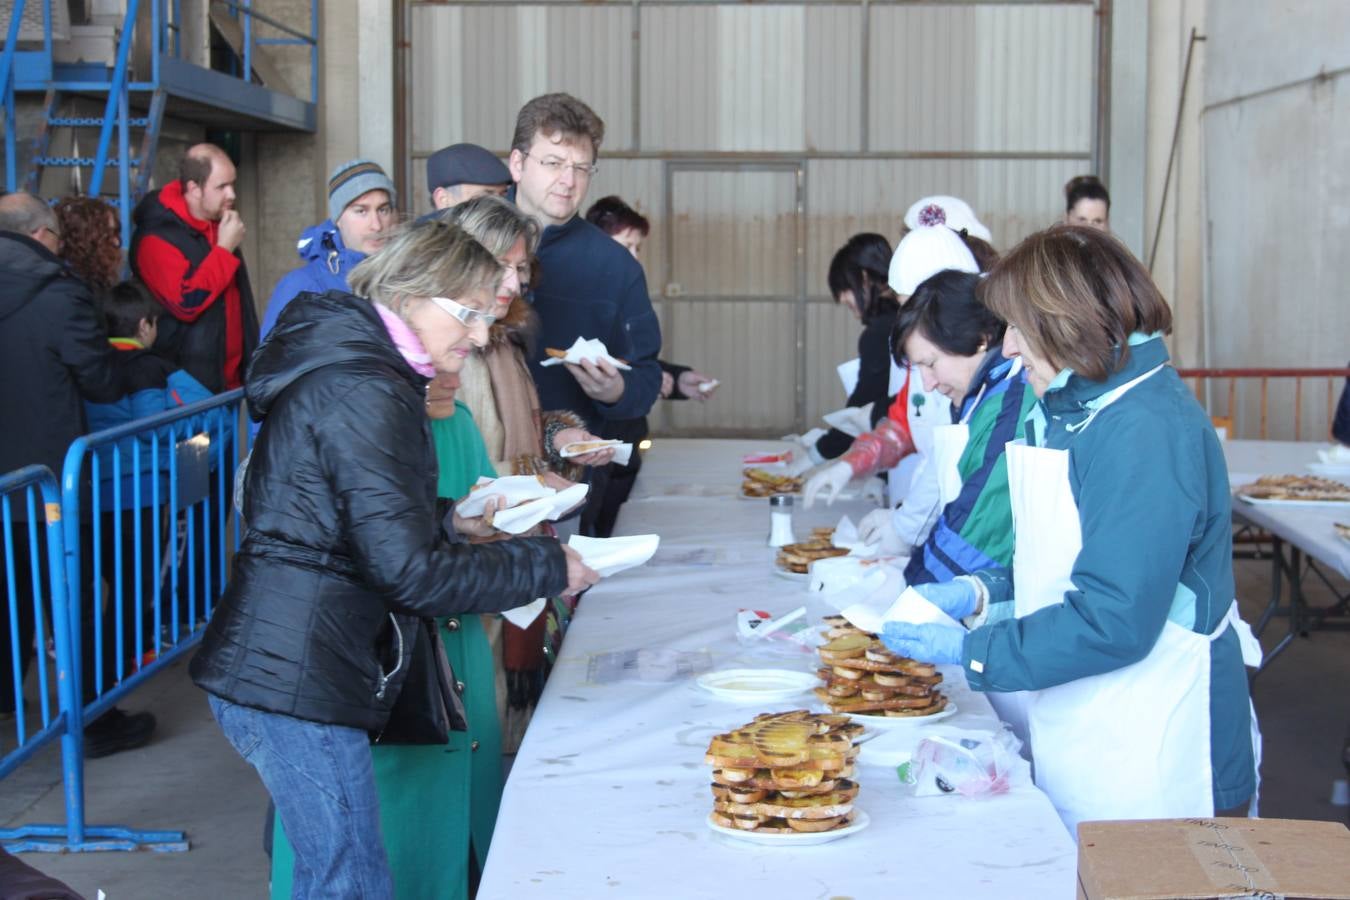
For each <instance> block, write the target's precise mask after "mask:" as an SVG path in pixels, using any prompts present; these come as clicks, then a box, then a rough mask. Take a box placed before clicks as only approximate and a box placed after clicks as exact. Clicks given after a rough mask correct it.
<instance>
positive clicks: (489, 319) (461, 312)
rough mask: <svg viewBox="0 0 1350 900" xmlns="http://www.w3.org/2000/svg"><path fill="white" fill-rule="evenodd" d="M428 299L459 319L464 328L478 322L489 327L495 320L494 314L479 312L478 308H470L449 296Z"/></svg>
mask: <svg viewBox="0 0 1350 900" xmlns="http://www.w3.org/2000/svg"><path fill="white" fill-rule="evenodd" d="M429 299H430V300H431V302H432V303H434V304H436V305H437V306H438V307H440V309H441V312H443V313H445V314H446V315H449V316H454V317H455V318H456V319H459V321H460V322H461V323H462V324H463V325H464V327H465V328H472V327H474V326H475V325H477V324H478V323H480V322H481V323H483V325H484V326H487V327H490V326H491V325H492V323H493V322H495V321H497V317H496V316H494V315H490V314H488V313H485V312H481V311H480V310H476V309H470V308H469V307H467V306H465V305H464V304H462V303H460V302H458V301H456V300H451V299H450V298H449V297H431V298H429Z"/></svg>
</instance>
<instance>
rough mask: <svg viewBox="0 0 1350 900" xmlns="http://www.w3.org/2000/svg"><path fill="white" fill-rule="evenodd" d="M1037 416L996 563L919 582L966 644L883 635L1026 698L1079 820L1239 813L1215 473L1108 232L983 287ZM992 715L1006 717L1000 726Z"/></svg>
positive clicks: (1249, 778)
mask: <svg viewBox="0 0 1350 900" xmlns="http://www.w3.org/2000/svg"><path fill="white" fill-rule="evenodd" d="M981 294H982V298H983V299H984V301H985V302H986V303H987V304H988V305H989V307H990V308H991V309H992V310H993V311H994V312H996V313H998V314H999V315H1000V316H1001V317H1003V318H1004V319H1005V320H1006V321H1007V322H1008V332H1007V334H1006V336H1005V338H1004V353H1005V355H1008V356H1020V357H1021V358H1022V360H1023V362H1024V363H1025V365H1026V368H1027V375H1028V380H1029V381H1030V383H1031V386H1032V388H1033V389H1034V391H1035V392H1036V395H1037V396H1038V397H1039V398H1040V399H1039V402H1038V403H1037V404H1036V406H1035V407H1034V408H1033V409H1032V412H1031V414H1030V416H1029V417H1028V420H1027V426H1026V441H1025V444H1023V445H1017V444H1012V445H1009V448H1008V473H1009V492H1010V498H1011V501H1012V507H1013V523H1014V530H1015V535H1016V540H1015V549H1014V554H1013V566H1012V569H1011V570H1007V569H990V570H985V571H983V572H980V573H977V578H976V579H974V580H972V581H970V582H953V583H950V584H947V585H936V586H932V587H927V586H924V587H920V588H919V590H920V592H921V593H925V595H927V596H929V599H931V600H933V602H935V603H937V604H938V605H939V606H942V607H943V608H944V609H945V610H946V611H947V612H948V613H950V614H952V615H954V616H956V617H957V618H965V617H973V618H969V619H967V621H968V622H970V623H972V628H971V630H970V631H969V632H967V631H965V630H963V629H953V628H944V627H942V626H934V625H911V624H905V623H889V624H888V625H887V626H886V629H885V632H884V635H883V640H884V641H885V643H886V645H887V646H888V647H890V648H891V649H892V650H894V651H896V652H899V653H903V654H905V655H907V656H913V657H917V658H921V659H929V660H933V661H935V662H944V663H956V664H960V665H962V666H963V667H964V669H965V674H966V677H967V679H968V680H969V682H970V685H971V687H973V688H974V689H976V690H980V691H997V692H1025V693H1024V694H1022V697H1021V703H1020V706H1021V707H1022V708H1023V710H1024V712H1025V722H1024V723H1019V722H1014V723H1013V724H1014V726H1015V727H1018V726H1023V727H1022V728H1020V730H1021V731H1022V733H1023V735H1024V736H1025V737H1028V738H1029V740H1030V748H1031V752H1032V755H1033V760H1034V763H1035V773H1036V783H1037V785H1038V786H1040V787H1041V788H1042V789H1043V790H1044V791H1045V792H1046V793H1047V794H1048V795H1049V796H1050V799H1051V800H1052V801H1053V802H1054V804H1055V807H1056V809H1058V810H1059V813H1060V816H1061V818H1063V820H1064V822H1065V824H1066V825H1068V827H1069V828H1070V830H1075V829H1076V826H1077V823H1078V822H1080V821H1084V820H1088V819H1134V818H1176V817H1189V816H1210V815H1213V814H1214V812H1215V811H1216V810H1223V809H1231V808H1234V807H1237V806H1239V805H1240V804H1245V803H1247V802H1248V801H1249V800H1254V798H1255V794H1256V787H1257V761H1258V759H1259V741H1260V736H1259V733H1258V732H1257V730H1256V722H1255V713H1254V711H1253V709H1252V707H1251V701H1250V695H1249V693H1248V688H1247V678H1246V673H1245V670H1244V667H1243V663H1244V660H1245V662H1246V663H1247V665H1256V664H1258V663H1259V660H1260V648H1259V646H1257V645H1256V642H1255V640H1254V639H1253V638H1252V637H1251V631H1250V629H1249V628H1247V626H1246V625H1245V623H1243V622H1242V621H1241V619H1240V618H1239V617H1238V615H1237V606H1236V602H1235V600H1234V586H1233V568H1232V566H1233V564H1232V533H1231V529H1232V520H1231V510H1230V501H1231V497H1230V493H1229V485H1228V474H1227V468H1226V466H1225V464H1224V457H1223V450H1222V448H1221V446H1220V444H1219V441H1218V437H1217V436H1216V435H1215V433H1214V429H1213V427H1212V426H1211V424H1210V421H1209V419H1208V417H1207V416H1206V415H1205V413H1204V411H1203V410H1202V409H1201V408H1200V406H1199V404H1197V403H1196V401H1195V398H1194V397H1193V396H1192V395H1191V392H1190V391H1189V390H1188V389H1187V388H1186V386H1185V385H1184V384H1183V383H1182V381H1181V379H1180V378H1179V377H1178V375H1177V373H1176V370H1175V369H1173V368H1171V367H1170V366H1169V365H1167V360H1168V355H1167V350H1166V348H1165V346H1164V345H1163V341H1162V334H1163V333H1164V332H1166V331H1168V330H1169V329H1170V328H1171V311H1170V310H1169V309H1168V307H1167V303H1166V302H1165V301H1164V300H1163V298H1162V296H1161V295H1160V294H1159V293H1158V290H1157V288H1156V287H1155V286H1154V285H1153V283H1152V281H1151V280H1150V278H1149V275H1148V272H1147V271H1146V270H1145V269H1144V268H1143V266H1141V265H1140V263H1139V262H1138V261H1137V260H1136V259H1135V258H1134V257H1133V256H1131V255H1130V253H1129V251H1128V250H1126V249H1125V247H1124V246H1123V245H1121V244H1120V243H1119V242H1117V241H1116V240H1115V239H1114V238H1112V237H1111V236H1110V235H1109V234H1106V233H1103V232H1098V231H1094V230H1092V229H1087V228H1075V227H1057V228H1052V229H1049V230H1048V231H1043V232H1040V233H1038V234H1034V235H1032V236H1031V237H1029V238H1027V239H1026V240H1025V241H1023V242H1022V244H1021V245H1020V246H1018V247H1017V248H1016V249H1014V250H1013V251H1012V252H1011V253H1009V254H1008V255H1007V256H1006V257H1005V258H1004V259H1003V261H1002V262H1000V263H999V265H997V266H996V267H995V268H994V270H993V271H992V272H991V273H990V275H989V277H988V279H987V281H986V282H985V284H984V285H982V291H981ZM1005 717H1006V716H1005Z"/></svg>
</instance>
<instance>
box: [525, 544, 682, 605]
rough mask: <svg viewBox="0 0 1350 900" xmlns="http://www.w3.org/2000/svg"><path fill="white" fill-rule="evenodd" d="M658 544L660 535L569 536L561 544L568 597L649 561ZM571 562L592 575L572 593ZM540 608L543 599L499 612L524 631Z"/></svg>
mask: <svg viewBox="0 0 1350 900" xmlns="http://www.w3.org/2000/svg"><path fill="white" fill-rule="evenodd" d="M660 543H661V536H660V535H657V534H637V535H632V536H629V537H617V538H592V537H583V536H581V535H579V534H576V535H573V536H572V537H571V538H570V539H569V540H568V541H567V543H566V544H564V545H563V550H564V551H565V552H566V553H567V585H568V591H569V596H570V595H571V594H573V593H579V592H580V591H581V590H584V588H585V587H588V586H590V585H592V584H595V582H596V581H598V580H599V579H601V578H608V577H609V576H610V575H613V574H615V573H617V572H622V571H623V570H624V569H631V568H632V567H634V566H640V565H642V564H643V563H645V562H646V561H647V560H649V559H651V558H652V554H653V553H655V552H656V548H657V546H659V545H660ZM574 562H575V563H576V564H577V565H579V566H580V567H581V569H582V570H584V572H583V573H582V574H584V573H590V576H594V577H593V578H591V580H590V581H587V582H586V583H585V584H584V585H583V586H582V587H580V588H577V590H575V591H574V590H572V588H573V584H574V582H573V578H572V568H573V563H574ZM543 609H544V600H543V598H540V599H538V600H536V601H534V602H533V603H530V604H527V605H525V606H518V607H516V608H515V609H508V610H506V611H505V612H503V613H502V616H503V617H504V618H505V619H506V620H507V621H508V622H510V623H511V624H512V625H517V626H519V627H521V628H528V627H529V625H530V623H531V622H533V621H534V620H535V618H536V617H538V615H539V613H541V612H542V611H543Z"/></svg>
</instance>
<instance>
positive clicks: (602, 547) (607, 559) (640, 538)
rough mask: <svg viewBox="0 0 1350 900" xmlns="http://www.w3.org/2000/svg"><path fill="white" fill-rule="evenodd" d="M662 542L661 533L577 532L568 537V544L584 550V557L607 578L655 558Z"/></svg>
mask: <svg viewBox="0 0 1350 900" xmlns="http://www.w3.org/2000/svg"><path fill="white" fill-rule="evenodd" d="M660 543H661V536H660V535H659V534H635V535H631V536H628V537H616V538H593V537H583V536H582V535H579V534H574V535H572V536H571V537H570V538H568V539H567V546H569V547H571V548H572V549H573V550H575V551H577V552H578V553H580V554H581V561H582V562H584V563H585V564H586V565H588V566H590V567H591V568H592V569H594V570H595V571H597V572H599V573H600V575H601V577H604V578H608V577H609V576H610V575H613V574H615V573H617V572H622V571H623V570H624V569H631V568H633V567H634V566H640V565H642V564H643V563H645V562H646V561H647V560H649V559H651V558H652V554H653V553H655V552H656V548H657V547H658V546H659V545H660Z"/></svg>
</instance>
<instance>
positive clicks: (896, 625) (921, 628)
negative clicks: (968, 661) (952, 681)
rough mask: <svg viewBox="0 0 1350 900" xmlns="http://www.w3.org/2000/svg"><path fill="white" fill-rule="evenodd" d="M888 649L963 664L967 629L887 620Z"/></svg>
mask: <svg viewBox="0 0 1350 900" xmlns="http://www.w3.org/2000/svg"><path fill="white" fill-rule="evenodd" d="M881 642H882V643H883V644H885V645H886V649H887V650H889V651H891V652H892V653H895V654H898V655H900V656H907V657H909V658H910V659H917V660H919V661H920V662H930V663H954V664H956V665H960V664H961V659H962V656H961V653H962V651H963V650H964V649H965V646H966V631H965V630H964V629H961V628H952V627H950V626H948V625H911V624H910V623H909V622H887V623H886V625H885V628H884V629H883V630H882V632H881Z"/></svg>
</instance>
